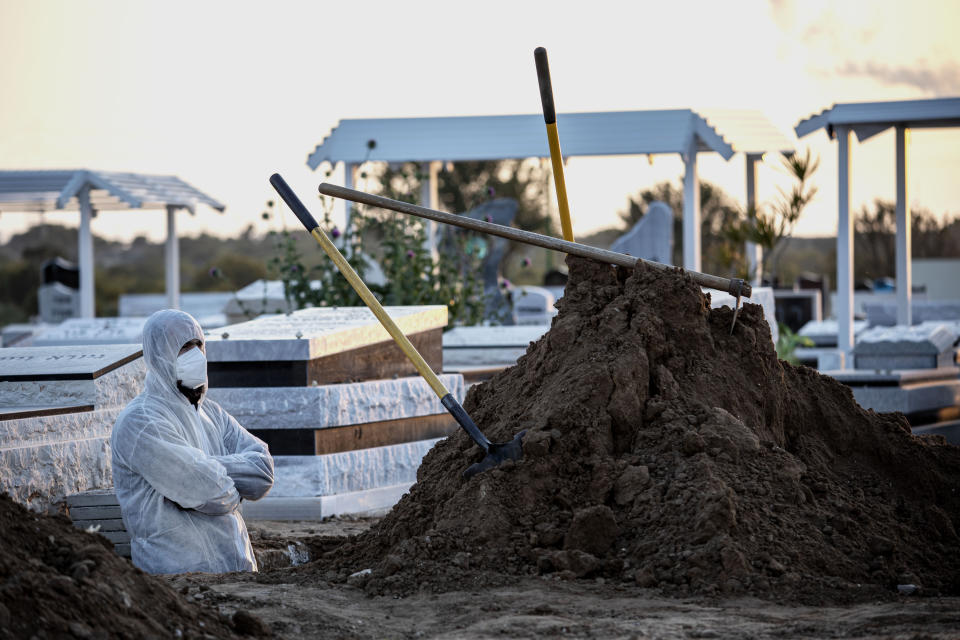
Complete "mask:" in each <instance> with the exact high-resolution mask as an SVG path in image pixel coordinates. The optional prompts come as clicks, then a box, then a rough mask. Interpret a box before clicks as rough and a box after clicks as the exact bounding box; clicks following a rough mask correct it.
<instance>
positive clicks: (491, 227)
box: [320, 182, 753, 307]
mask: <svg viewBox="0 0 960 640" xmlns="http://www.w3.org/2000/svg"><path fill="white" fill-rule="evenodd" d="M320 193H322V194H324V195H328V196H333V197H335V198H342V199H344V200H350V201H352V202H359V203H361V204H366V205H370V206H371V207H380V208H383V209H390V210H392V211H397V212H399V213H405V214H408V215H411V216H417V217H418V218H426V219H427V220H434V221H436V222H443V223H445V224H452V225H454V226H457V227H462V228H464V229H470V230H471V231H479V232H481V233H489V234H490V235H494V236H500V237H501V238H507V239H508V240H516V241H517V242H524V243H526V244H532V245H534V246H537V247H543V248H545V249H552V250H554V251H562V252H563V253H571V254H573V255H575V256H580V257H581V258H589V259H590V260H596V261H597V262H605V263H607V264H615V265H617V266H620V267H627V268H631V269H632V268H633V267H635V266H637V265H638V264H644V265H646V266H648V267H653V268H654V269H664V270H669V269H675V268H676V267H672V266H670V265H668V264H663V263H660V262H653V261H652V260H644V259H642V258H635V257H634V256H629V255H627V254H625V253H617V252H616V251H608V250H606V249H598V248H596V247H590V246H587V245H585V244H578V243H576V242H567V241H566V240H560V239H559V238H551V237H550V236H545V235H542V234H539V233H533V232H532V231H524V230H523V229H515V228H513V227H505V226H503V225H499V224H493V223H492V222H484V221H483V220H474V219H472V218H468V217H467V216H458V215H455V214H452V213H444V212H443V211H435V210H434V209H428V208H426V207H421V206H418V205H415V204H409V203H406V202H400V201H398V200H391V199H390V198H384V197H383V196H375V195H373V194H371V193H364V192H363V191H355V190H353V189H347V188H346V187H341V186H338V185H335V184H329V183H326V182H324V183H322V184H321V185H320ZM687 275H689V276H690V277H691V278H692V279H693V281H694V282H696V283H697V284H699V285H701V286H704V287H707V288H709V289H716V290H718V291H726V292H727V293H729V294H730V295H732V296H736V298H737V305H738V307H739V304H740V296H745V297H747V298H749V297H750V295H751V294H752V293H753V289H752V287H751V286H750V283H748V282H744V281H743V280H741V279H739V278H721V277H720V276H713V275H710V274H708V273H700V272H698V271H687Z"/></svg>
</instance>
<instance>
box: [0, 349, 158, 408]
mask: <svg viewBox="0 0 960 640" xmlns="http://www.w3.org/2000/svg"><path fill="white" fill-rule="evenodd" d="M142 355H143V350H142V349H141V347H140V345H139V344H125V345H90V346H73V347H12V348H9V349H3V350H0V405H2V406H4V407H9V408H17V407H24V408H26V407H31V408H34V409H36V408H39V407H48V408H55V407H67V406H80V405H94V406H96V407H98V408H99V407H107V406H117V405H126V403H127V402H129V401H130V400H132V399H133V398H134V397H135V396H136V395H137V394H138V393H140V391H141V390H142V388H143V379H144V376H145V375H146V367H145V365H144V362H143V358H142ZM2 419H3V417H2V415H0V420H2Z"/></svg>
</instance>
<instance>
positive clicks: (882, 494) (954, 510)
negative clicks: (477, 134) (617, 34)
mask: <svg viewBox="0 0 960 640" xmlns="http://www.w3.org/2000/svg"><path fill="white" fill-rule="evenodd" d="M568 264H569V267H570V276H571V277H570V283H569V284H568V286H567V290H566V295H565V296H564V297H563V299H562V300H561V301H560V305H559V315H558V316H557V318H555V320H554V322H553V326H552V327H551V329H550V331H549V332H548V333H547V334H546V335H545V336H544V337H543V338H542V339H541V340H539V341H538V342H536V343H534V344H532V345H531V347H530V348H529V350H528V352H527V354H526V355H525V356H524V357H523V358H521V359H520V360H519V362H518V363H517V365H516V366H515V367H512V368H510V369H508V370H507V371H505V372H503V373H502V374H500V375H498V376H496V377H494V378H493V379H491V380H490V381H488V382H487V383H485V384H482V385H480V386H477V387H474V388H473V389H472V390H471V391H470V393H469V394H468V397H467V399H466V402H465V408H466V409H467V411H468V412H469V413H470V414H471V416H472V417H473V418H474V420H475V421H476V422H477V424H478V425H479V426H480V427H481V429H482V430H483V431H484V432H485V433H486V434H487V435H488V436H489V437H490V438H491V439H492V440H494V441H506V440H509V439H510V438H511V437H512V436H513V435H514V433H516V432H517V431H518V430H520V429H527V435H526V437H525V439H524V458H523V460H522V461H520V462H518V463H507V464H505V465H503V466H501V467H500V468H499V469H496V470H494V471H491V472H487V473H484V474H481V475H479V476H477V477H475V478H473V479H471V480H464V479H463V478H462V477H461V472H462V471H463V469H464V468H465V467H466V465H467V464H469V463H470V462H473V461H475V460H477V459H479V458H480V457H481V451H480V449H479V448H478V447H476V446H475V445H473V443H472V442H471V441H470V440H469V439H468V438H467V437H466V436H465V435H464V434H462V433H459V434H457V435H456V436H454V437H451V438H448V439H447V440H445V441H443V442H441V443H439V444H438V445H437V446H436V447H435V448H434V449H433V450H432V451H431V452H430V454H429V455H428V456H427V457H426V458H425V460H424V462H423V464H422V466H421V468H420V470H419V472H418V482H417V484H416V485H415V486H414V487H413V488H412V489H411V491H410V493H409V494H407V495H406V496H405V497H404V498H403V499H402V500H401V502H400V503H399V504H398V505H397V506H396V507H395V508H394V509H393V511H391V512H390V514H388V515H387V516H386V517H385V518H384V519H383V520H382V521H381V522H380V523H379V524H378V525H377V526H376V527H374V528H373V529H372V530H370V531H369V532H367V533H365V534H363V535H360V536H358V537H356V538H355V539H352V540H351V541H350V542H349V543H347V544H341V541H340V540H334V539H328V540H325V539H320V538H318V539H315V540H314V542H313V546H314V548H313V551H314V554H313V555H314V557H317V556H318V555H319V556H320V559H319V560H318V561H316V562H313V563H310V564H309V565H307V566H306V567H301V568H299V569H295V570H293V572H294V575H295V576H296V579H297V580H299V581H300V582H301V583H306V584H309V583H311V582H314V583H319V581H320V580H332V581H334V582H349V583H350V584H354V585H357V586H361V587H363V588H364V589H365V590H366V591H367V592H368V593H370V594H381V593H394V594H407V593H411V592H414V591H416V590H418V589H419V590H422V589H427V590H430V591H433V592H444V591H451V590H458V589H460V590H462V589H469V588H477V587H496V586H498V585H506V584H510V583H512V582H514V581H515V580H516V578H517V577H519V576H525V575H535V574H541V575H555V576H559V577H561V578H563V579H579V578H597V577H602V578H604V579H605V580H607V581H611V580H612V581H614V583H621V584H633V585H636V586H640V587H649V588H656V589H657V590H659V592H660V593H662V594H665V595H671V596H685V595H694V594H696V595H707V596H714V595H721V594H722V595H724V596H729V595H747V596H755V597H759V598H763V599H766V600H775V601H782V602H805V603H843V602H854V601H864V600H866V599H871V598H877V597H888V598H894V597H896V595H897V587H898V585H908V584H909V585H914V586H916V587H917V588H918V593H920V594H927V595H937V594H940V595H956V594H960V540H958V536H957V530H958V528H960V448H958V447H955V446H951V445H948V444H946V442H945V441H944V440H943V439H942V438H939V437H931V438H918V437H914V436H912V435H911V434H910V430H909V427H908V424H907V422H906V420H905V419H904V418H903V416H901V415H899V414H877V413H874V412H872V411H868V410H864V409H862V408H861V407H860V406H858V405H857V404H856V403H855V402H854V400H853V397H852V395H851V393H850V391H849V389H847V388H846V387H844V386H843V385H841V384H839V383H837V382H836V381H834V380H833V379H831V378H828V377H825V376H821V375H820V374H818V373H817V372H816V371H814V370H812V369H809V368H806V367H793V366H791V365H789V364H787V363H785V362H782V361H779V360H778V359H777V357H776V354H775V352H774V350H773V346H772V344H771V340H770V334H769V330H768V328H767V326H766V324H765V322H764V321H763V315H762V312H761V308H760V307H759V306H756V305H751V304H747V305H745V306H744V309H743V310H742V311H741V314H740V317H739V319H738V321H737V325H736V330H735V331H734V333H733V335H730V333H729V332H730V324H731V319H732V311H731V310H729V309H726V308H724V309H716V310H711V309H710V306H709V303H708V301H707V300H706V299H705V296H704V295H703V294H702V293H701V292H700V289H699V287H697V286H696V285H695V284H694V283H693V282H692V281H691V280H690V278H689V277H687V276H685V275H684V274H683V273H682V272H681V271H679V270H677V271H670V272H662V271H655V270H652V269H646V268H639V269H637V270H636V271H635V272H633V273H627V272H626V271H624V270H617V269H615V268H612V267H608V266H604V265H599V264H597V263H593V262H589V261H585V260H579V259H568ZM364 569H370V570H371V571H369V572H365V573H363V574H360V575H352V574H354V573H355V572H358V571H362V570H364ZM293 577H294V576H291V575H286V576H284V577H283V579H284V580H289V579H291V578H293ZM262 579H263V580H266V581H270V580H279V579H280V578H279V577H278V576H274V577H271V576H269V575H267V576H263V577H262Z"/></svg>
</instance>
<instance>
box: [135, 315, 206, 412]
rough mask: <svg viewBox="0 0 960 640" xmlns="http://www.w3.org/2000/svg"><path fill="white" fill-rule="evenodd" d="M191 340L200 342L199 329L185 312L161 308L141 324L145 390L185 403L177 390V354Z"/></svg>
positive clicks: (184, 398) (201, 338)
mask: <svg viewBox="0 0 960 640" xmlns="http://www.w3.org/2000/svg"><path fill="white" fill-rule="evenodd" d="M191 340H199V341H200V344H203V342H204V341H203V330H202V329H201V328H200V325H199V324H197V321H196V320H194V319H193V316H191V315H190V314H188V313H184V312H183V311H177V310H176V309H164V310H163V311H157V312H156V313H154V314H153V315H152V316H150V317H149V318H148V319H147V322H146V324H145V325H144V326H143V359H144V362H146V365H147V380H146V387H147V390H149V391H150V392H151V393H155V394H159V395H161V396H163V397H165V398H167V399H168V400H171V401H172V400H174V399H177V401H180V400H182V401H183V402H189V401H188V400H187V399H186V397H184V396H183V394H181V393H180V392H179V391H178V390H177V357H178V356H179V355H180V349H181V348H182V347H183V345H185V344H186V343H188V342H190V341H191ZM204 395H205V394H204ZM201 401H202V399H201Z"/></svg>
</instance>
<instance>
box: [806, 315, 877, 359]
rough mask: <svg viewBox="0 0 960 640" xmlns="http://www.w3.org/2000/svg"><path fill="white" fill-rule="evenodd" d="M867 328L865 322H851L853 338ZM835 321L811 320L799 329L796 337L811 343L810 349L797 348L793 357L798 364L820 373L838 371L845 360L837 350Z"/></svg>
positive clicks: (837, 330)
mask: <svg viewBox="0 0 960 640" xmlns="http://www.w3.org/2000/svg"><path fill="white" fill-rule="evenodd" d="M866 328H867V322H866V320H854V321H853V334H854V337H856V336H857V335H859V334H861V333H862V332H863V331H864V330H865V329H866ZM838 332H839V329H838V328H837V321H836V320H834V319H827V320H811V321H810V322H808V323H807V324H805V325H803V326H802V327H801V328H800V331H798V332H797V334H798V335H800V336H802V337H804V338H808V339H809V340H810V341H811V342H813V346H812V347H797V348H796V349H794V355H795V356H796V357H797V360H799V361H800V364H804V365H807V366H809V367H814V368H816V369H819V370H820V371H833V370H836V369H840V368H842V366H843V362H844V360H845V358H844V357H842V354H841V353H840V352H839V351H838V350H837V334H838Z"/></svg>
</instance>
